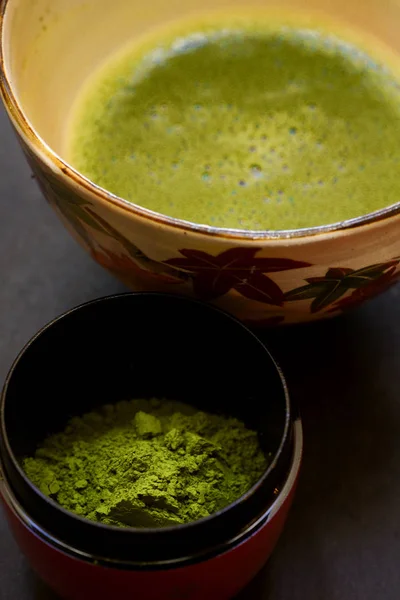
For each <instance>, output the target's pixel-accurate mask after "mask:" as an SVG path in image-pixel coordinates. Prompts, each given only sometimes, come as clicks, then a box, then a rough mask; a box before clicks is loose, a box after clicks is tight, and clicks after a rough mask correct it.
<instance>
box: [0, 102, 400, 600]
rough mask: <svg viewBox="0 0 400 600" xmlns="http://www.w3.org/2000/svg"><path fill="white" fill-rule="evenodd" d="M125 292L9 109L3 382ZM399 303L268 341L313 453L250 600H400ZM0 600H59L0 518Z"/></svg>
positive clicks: (0, 332) (1, 166) (1, 196)
mask: <svg viewBox="0 0 400 600" xmlns="http://www.w3.org/2000/svg"><path fill="white" fill-rule="evenodd" d="M120 291H121V292H122V291H125V289H124V288H123V286H122V285H121V284H119V283H118V282H117V281H115V280H113V279H112V278H111V277H110V276H109V275H108V274H107V273H106V272H105V271H103V270H102V269H101V268H100V267H98V266H97V265H96V264H95V263H94V262H93V261H92V260H91V259H90V258H89V257H88V256H87V255H86V254H85V253H84V251H83V250H81V249H80V248H79V247H78V246H77V244H76V243H75V242H74V241H73V240H72V239H71V238H70V237H69V235H68V234H67V232H66V231H65V230H64V228H63V226H62V225H61V223H60V222H59V221H58V219H57V217H56V216H55V215H54V214H53V212H52V211H51V209H50V208H49V207H48V205H47V204H46V203H45V202H44V200H43V199H42V197H41V195H40V193H39V191H38V189H37V188H36V184H35V183H34V181H33V180H32V179H31V176H30V172H29V170H28V168H27V166H26V165H25V163H24V161H23V158H22V155H21V152H20V150H19V148H18V145H17V142H16V141H15V139H14V136H13V134H12V131H11V128H10V126H9V124H8V122H7V120H6V117H5V114H4V112H3V111H2V109H1V108H0V382H1V384H2V382H3V380H4V377H5V375H6V373H7V370H8V368H9V367H10V364H11V362H12V360H13V359H14V357H15V355H16V354H17V353H18V352H19V350H20V349H21V347H22V346H23V345H24V344H25V342H27V341H28V339H29V338H30V337H31V336H32V335H33V334H34V333H35V332H36V331H37V330H38V329H39V328H40V327H41V326H42V325H44V324H45V323H46V322H48V321H49V320H51V319H52V318H53V317H55V316H56V315H58V314H59V313H61V312H63V311H65V310H66V309H68V308H70V307H72V306H75V305H77V304H79V303H81V302H84V301H86V300H90V299H92V298H96V297H98V296H103V295H106V294H110V293H115V292H120ZM399 299H400V287H394V288H392V289H391V290H390V291H389V292H388V293H386V294H385V295H384V296H381V297H380V298H378V299H376V300H373V301H371V302H370V303H369V304H367V305H366V306H365V308H361V309H359V310H358V311H357V312H354V313H352V314H351V315H349V316H346V317H342V318H340V319H336V320H333V321H329V322H326V323H320V324H317V325H311V326H302V327H297V328H292V329H285V330H283V329H281V330H276V331H275V332H272V333H267V334H263V337H264V338H265V339H266V340H267V341H268V342H269V344H270V347H271V349H272V350H273V352H274V353H275V355H276V357H277V358H278V360H279V361H280V362H281V365H282V367H283V369H284V371H285V374H286V376H287V379H288V383H289V386H290V390H291V393H292V396H293V398H295V399H296V400H297V402H298V403H299V405H300V407H301V411H302V415H303V424H304V433H305V454H304V465H303V471H302V476H301V480H300V484H299V489H298V494H297V497H296V500H295V505H294V507H293V510H292V512H291V515H290V518H289V521H288V524H287V528H286V530H285V533H284V535H283V536H282V538H281V541H280V542H279V545H278V547H277V550H276V552H275V554H274V555H273V557H272V559H271V560H270V561H269V563H268V565H267V567H266V568H265V569H264V571H263V572H262V573H261V574H260V575H259V577H258V578H257V579H256V581H254V582H253V584H252V585H251V586H250V587H249V588H248V589H247V590H246V591H245V592H244V593H243V594H242V595H241V600H244V599H246V600H398V599H399V598H400V393H399V392H400V390H399V380H400V379H399V372H400V354H399V353H400V338H399V334H400V302H399ZM0 600H55V597H54V595H53V594H51V593H50V592H49V591H47V590H46V589H45V588H44V587H43V585H42V584H41V583H40V582H38V581H37V579H36V578H35V576H34V575H33V574H32V573H31V572H30V570H29V567H28V565H27V563H26V562H25V560H24V559H23V557H22V556H21V554H20V553H19V551H18V549H17V547H16V546H15V544H14V542H13V540H12V538H11V535H10V533H9V531H8V529H7V525H6V522H5V519H4V517H3V515H2V513H1V511H0ZM116 600H117V599H116Z"/></svg>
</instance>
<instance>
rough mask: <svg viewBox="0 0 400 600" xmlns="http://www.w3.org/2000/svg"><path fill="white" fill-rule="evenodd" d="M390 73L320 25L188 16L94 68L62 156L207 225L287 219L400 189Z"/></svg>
mask: <svg viewBox="0 0 400 600" xmlns="http://www.w3.org/2000/svg"><path fill="white" fill-rule="evenodd" d="M399 144H400V85H399V80H398V79H397V78H396V77H395V76H394V75H393V73H391V72H390V71H389V69H388V68H387V67H385V65H384V64H381V63H380V62H379V60H375V59H374V58H372V57H370V56H369V55H367V54H366V53H364V51H362V50H360V49H357V48H356V47H355V46H353V45H352V44H350V43H347V42H345V41H343V40H342V39H340V38H338V37H336V36H335V35H333V34H332V35H331V34H329V33H325V32H323V31H322V30H321V31H320V32H319V31H318V30H317V29H315V30H313V29H307V28H304V29H296V28H293V27H291V26H278V25H276V24H273V25H271V24H270V25H269V24H268V22H267V21H265V22H264V23H258V24H255V22H254V21H253V22H251V23H250V22H247V21H245V20H244V21H243V24H242V26H240V27H238V26H235V27H232V28H229V27H227V28H223V27H222V26H220V23H219V25H218V23H216V24H215V26H214V27H213V26H212V25H207V26H204V27H203V26H201V25H200V24H197V25H196V24H192V25H191V26H190V27H189V26H188V28H187V31H186V32H183V33H181V35H180V36H179V37H177V38H174V37H173V36H171V35H167V34H163V35H161V34H160V36H159V38H157V37H154V39H153V46H151V44H149V43H147V44H146V43H142V44H137V45H132V46H131V47H130V48H128V49H127V50H126V52H124V53H122V54H120V55H118V57H114V58H113V59H111V60H110V61H109V62H108V63H107V64H106V65H105V66H104V65H103V67H102V68H101V69H100V70H99V71H98V72H97V73H96V74H95V75H94V77H92V78H91V80H90V82H89V83H88V85H87V86H86V88H85V90H84V91H83V92H82V94H81V95H80V97H79V98H78V100H77V104H76V107H75V108H74V110H73V116H72V118H71V123H70V128H69V139H68V152H67V155H68V156H67V158H68V160H69V162H70V163H71V164H72V165H73V166H74V167H75V168H76V169H78V170H79V171H80V172H81V173H83V174H84V175H86V176H87V177H88V178H89V179H91V180H92V181H93V182H95V183H96V184H98V185H100V186H101V187H103V188H105V189H107V190H108V191H110V192H112V193H114V194H116V195H118V196H121V197H122V198H124V199H126V200H128V201H132V202H135V203H137V204H140V205H141V206H143V207H146V208H148V209H151V210H154V211H157V212H160V213H163V214H166V215H169V216H171V217H176V218H180V219H184V220H187V221H192V222H195V223H204V224H208V225H213V226H218V227H224V228H239V229H254V230H262V229H274V230H279V229H292V228H301V227H312V226H317V225H323V224H328V223H334V222H337V221H341V220H344V219H349V218H353V217H357V216H361V215H363V214H366V213H369V212H371V211H374V210H377V209H380V208H383V207H385V206H388V205H390V204H392V203H394V202H397V201H398V200H399V199H400V177H398V172H397V170H398V166H399V164H400V152H399Z"/></svg>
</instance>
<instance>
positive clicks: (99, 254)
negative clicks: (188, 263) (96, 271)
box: [92, 247, 183, 286]
mask: <svg viewBox="0 0 400 600" xmlns="http://www.w3.org/2000/svg"><path fill="white" fill-rule="evenodd" d="M92 257H93V258H94V260H95V261H97V262H98V263H99V264H100V265H101V266H102V267H104V268H105V269H107V270H108V271H110V272H111V273H113V274H115V275H117V276H118V277H119V278H120V279H123V281H124V282H125V283H127V285H128V286H130V285H131V284H132V282H133V283H134V278H135V277H139V278H140V279H142V280H143V281H146V282H148V283H152V282H164V283H167V284H179V283H183V282H182V280H180V279H178V278H175V277H170V276H169V275H164V274H162V273H154V272H152V271H148V270H147V269H142V268H141V267H140V266H139V265H138V264H137V263H136V262H135V261H134V260H132V259H131V258H130V257H129V256H126V255H123V254H115V253H114V252H111V251H109V250H106V249H105V248H101V247H100V250H92Z"/></svg>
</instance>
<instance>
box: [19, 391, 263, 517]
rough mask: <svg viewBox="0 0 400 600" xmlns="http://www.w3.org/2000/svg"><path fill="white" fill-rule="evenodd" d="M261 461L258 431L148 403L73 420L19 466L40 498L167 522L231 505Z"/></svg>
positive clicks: (85, 511) (75, 508) (95, 512)
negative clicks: (47, 497)
mask: <svg viewBox="0 0 400 600" xmlns="http://www.w3.org/2000/svg"><path fill="white" fill-rule="evenodd" d="M268 463H269V457H267V456H265V455H264V453H263V451H262V450H261V448H260V445H259V441H258V435H257V433H256V432H255V431H252V430H250V429H247V428H246V427H245V425H244V423H242V422H241V421H239V420H237V419H235V418H232V417H227V416H223V415H215V414H210V413H206V412H201V411H197V410H195V409H194V408H192V407H191V406H189V405H188V404H183V403H181V402H173V401H170V400H169V401H167V400H165V401H162V402H161V401H160V400H157V399H152V400H131V401H122V402H118V403H117V404H114V405H113V404H110V405H106V406H104V407H102V408H101V409H99V410H98V411H95V412H91V413H87V414H85V415H83V416H82V417H75V418H73V419H71V420H70V421H69V423H68V425H67V427H66V429H65V430H64V431H63V432H61V433H57V434H55V435H51V436H49V437H48V438H47V439H46V440H45V441H44V442H43V443H42V444H41V445H40V447H39V448H38V449H37V451H36V453H35V456H34V457H30V458H26V459H25V460H24V461H23V467H24V470H25V472H26V474H27V476H28V477H29V478H30V479H31V481H32V482H33V483H34V484H35V485H36V486H37V487H38V488H39V489H40V491H41V492H42V493H43V494H45V495H46V496H49V497H51V498H53V499H54V500H55V501H57V502H58V503H59V504H60V505H61V506H62V507H63V508H65V509H66V510H69V511H71V512H73V513H75V514H77V515H79V516H81V517H86V518H88V519H91V520H92V521H98V522H101V523H104V524H106V525H115V526H120V527H127V526H133V527H165V526H171V525H181V524H184V523H190V522H192V521H196V520H198V519H202V518H204V517H208V516H210V515H211V514H213V513H215V512H217V511H219V510H221V509H223V508H224V507H226V506H228V505H229V504H231V503H233V502H235V501H236V500H237V499H238V498H240V496H242V495H243V494H245V493H246V492H247V491H248V490H249V489H250V488H251V487H252V486H253V485H254V484H255V483H256V482H257V480H258V479H259V478H260V477H261V476H262V475H263V474H264V472H265V470H266V469H267V467H268Z"/></svg>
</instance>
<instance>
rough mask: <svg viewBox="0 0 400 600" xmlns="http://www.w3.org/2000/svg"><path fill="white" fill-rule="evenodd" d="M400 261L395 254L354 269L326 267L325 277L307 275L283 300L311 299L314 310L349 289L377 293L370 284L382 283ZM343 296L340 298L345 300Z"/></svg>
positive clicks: (366, 294) (322, 307)
mask: <svg viewBox="0 0 400 600" xmlns="http://www.w3.org/2000/svg"><path fill="white" fill-rule="evenodd" d="M399 262H400V259H398V258H395V259H393V260H391V261H388V262H385V263H378V264H375V265H371V266H369V267H364V268H362V269H357V270H354V269H348V268H341V267H336V268H331V269H328V271H327V272H326V274H325V276H324V277H309V278H307V279H306V280H305V281H307V285H304V286H302V287H299V288H296V289H294V290H291V291H290V292H287V293H286V294H285V301H286V302H293V301H295V300H308V299H313V301H312V303H311V307H310V311H311V313H317V312H320V311H322V310H324V309H325V308H327V307H329V306H331V305H334V304H335V303H337V302H338V301H339V300H340V298H342V296H344V295H345V294H346V293H347V292H349V291H350V290H357V291H359V293H358V296H361V295H363V297H367V296H371V295H372V294H373V293H376V292H373V291H372V289H373V288H374V289H378V288H379V287H382V286H383V283H384V281H383V280H384V279H386V278H387V276H389V278H391V277H392V275H393V274H394V272H395V270H396V267H397V265H398V264H399ZM360 290H363V291H362V292H361V291H360ZM346 300H347V298H345V299H343V303H344V304H345V301H346ZM344 304H343V305H344ZM336 306H337V304H336ZM335 310H338V309H337V308H336V309H335Z"/></svg>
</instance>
